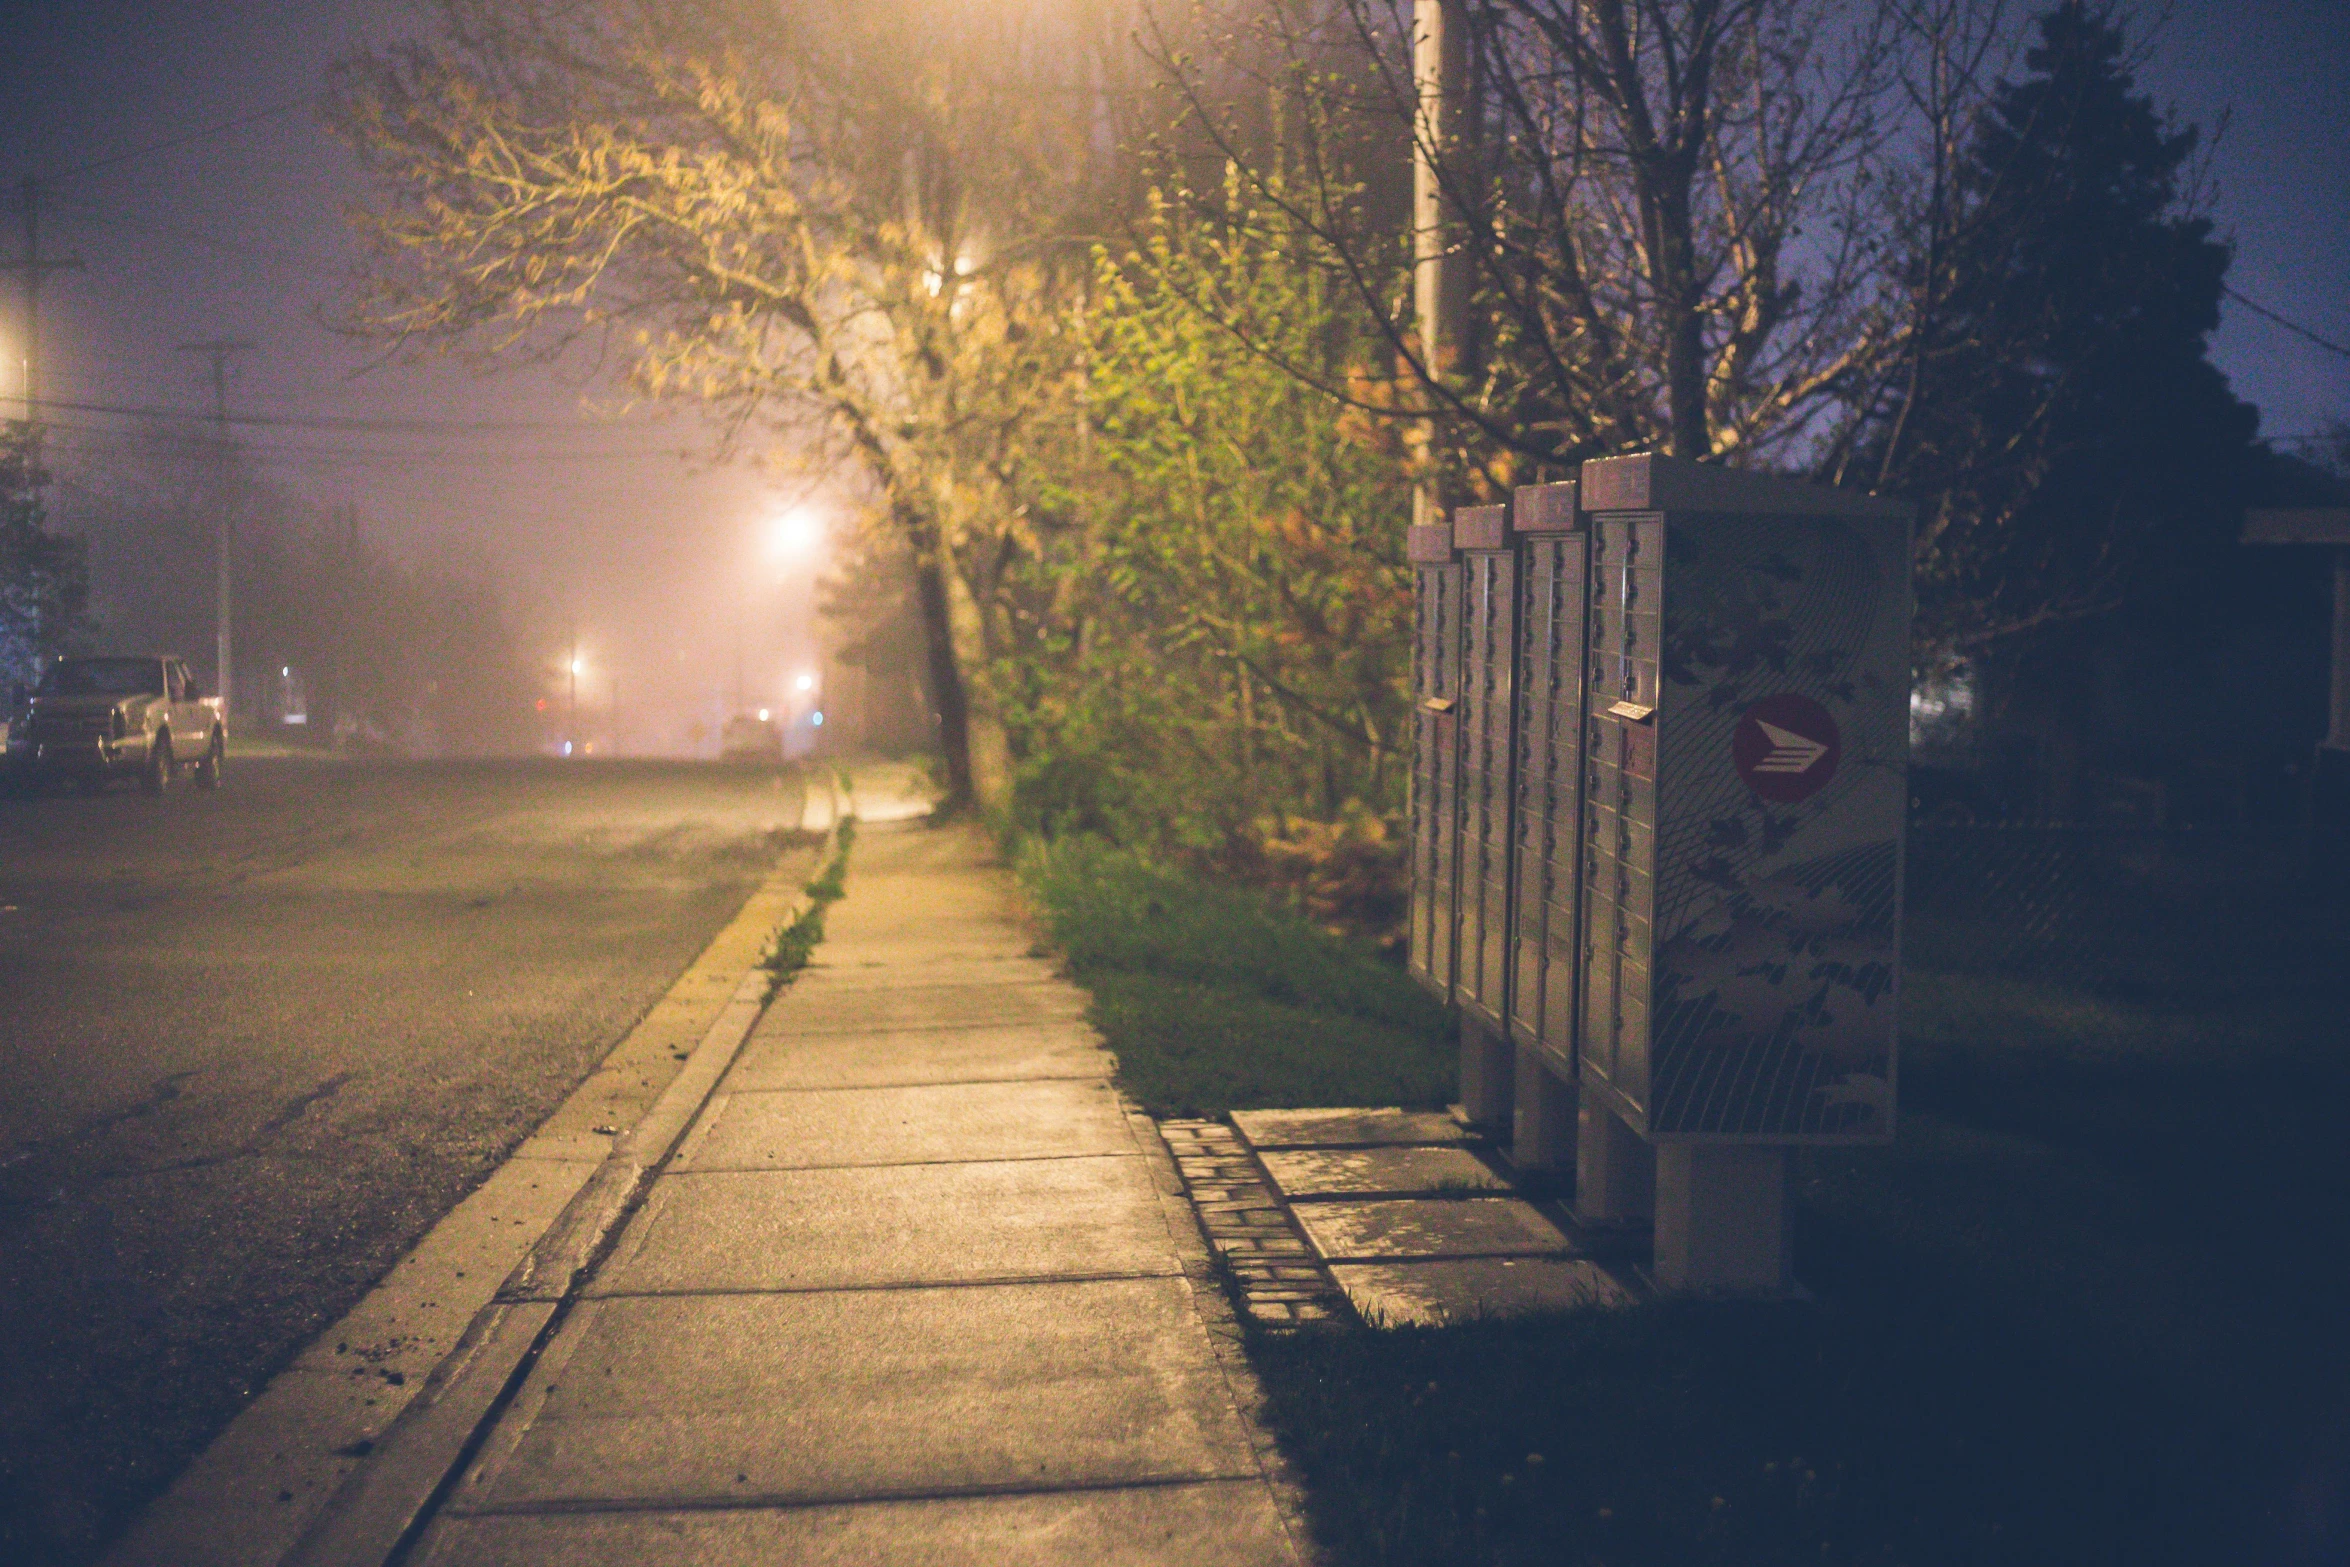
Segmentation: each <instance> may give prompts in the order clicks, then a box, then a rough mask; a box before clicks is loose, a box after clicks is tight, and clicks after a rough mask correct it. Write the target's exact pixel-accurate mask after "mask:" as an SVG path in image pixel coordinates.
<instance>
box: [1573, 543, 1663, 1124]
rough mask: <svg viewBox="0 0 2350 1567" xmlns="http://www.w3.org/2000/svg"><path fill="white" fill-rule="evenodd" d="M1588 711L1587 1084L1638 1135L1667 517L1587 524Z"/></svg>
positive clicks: (1643, 1104)
mask: <svg viewBox="0 0 2350 1567" xmlns="http://www.w3.org/2000/svg"><path fill="white" fill-rule="evenodd" d="M1591 548H1592V566H1591V598H1590V602H1591V662H1590V669H1589V691H1590V699H1589V700H1590V708H1591V711H1590V715H1589V717H1588V719H1587V721H1586V734H1587V736H1588V740H1587V742H1586V749H1585V755H1584V828H1583V924H1584V932H1583V989H1584V993H1583V998H1582V1015H1583V1026H1582V1033H1581V1038H1580V1041H1579V1048H1580V1050H1581V1055H1582V1068H1583V1073H1584V1076H1585V1079H1586V1080H1587V1081H1592V1082H1594V1083H1596V1085H1597V1086H1599V1087H1600V1088H1601V1089H1602V1090H1603V1091H1604V1092H1605V1094H1606V1096H1607V1097H1608V1098H1610V1099H1611V1100H1612V1101H1613V1102H1614V1104H1615V1107H1616V1109H1617V1110H1618V1112H1619V1113H1620V1114H1622V1115H1623V1116H1624V1117H1625V1118H1626V1119H1627V1120H1628V1121H1629V1122H1630V1124H1631V1125H1632V1127H1633V1129H1634V1130H1636V1131H1640V1132H1643V1133H1645V1132H1646V1131H1647V1130H1648V1126H1647V1102H1648V1075H1649V1004H1650V1000H1651V994H1652V992H1651V977H1650V976H1651V974H1652V971H1653V966H1654V956H1655V936H1654V925H1655V919H1656V822H1657V767H1656V755H1657V727H1656V725H1657V648H1658V636H1659V630H1660V615H1659V610H1660V609H1661V607H1662V602H1663V597H1664V587H1665V583H1664V522H1663V519H1662V518H1660V517H1655V516H1649V515H1638V514H1635V515H1630V516H1613V517H1602V518H1599V519H1598V520H1597V521H1596V522H1595V524H1594V526H1593V529H1592V546H1591Z"/></svg>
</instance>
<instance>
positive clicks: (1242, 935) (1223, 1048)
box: [1019, 839, 1456, 1116]
mask: <svg viewBox="0 0 2350 1567" xmlns="http://www.w3.org/2000/svg"><path fill="white" fill-rule="evenodd" d="M1019 869H1020V875H1021V880H1022V882H1023V883H1024V884H1025V885H1026V886H1027V888H1028V890H1029V893H1030V895H1031V896H1032V897H1033V898H1034V899H1035V900H1036V902H1037V904H1038V906H1039V907H1040V908H1041V910H1042V911H1043V913H1044V916H1045V920H1046V923H1047V925H1048V927H1049V928H1050V930H1051V932H1052V936H1053V940H1054V941H1055V943H1056V944H1057V945H1058V946H1059V947H1060V949H1061V952H1062V954H1063V955H1064V956H1065V957H1066V958H1067V960H1068V963H1069V968H1070V972H1071V973H1072V975H1073V976H1074V977H1075V978H1076V979H1077V980H1078V981H1079V982H1080V983H1081V984H1083V985H1084V986H1085V987H1086V989H1087V990H1089V991H1090V992H1092V995H1093V1000H1094V1006H1093V1021H1094V1025H1095V1026H1096V1027H1097V1028H1099V1029H1100V1030H1101V1032H1102V1035H1103V1037H1104V1038H1105V1039H1107V1040H1108V1042H1109V1045H1110V1048H1111V1050H1112V1051H1114V1052H1115V1053H1116V1054H1117V1057H1118V1079H1119V1086H1120V1087H1121V1088H1123V1089H1124V1090H1125V1091H1126V1093H1127V1094H1128V1095H1129V1096H1130V1097H1132V1098H1133V1099H1134V1100H1135V1101H1136V1102H1137V1103H1139V1104H1140V1105H1141V1106H1142V1107H1143V1108H1144V1109H1145V1110H1147V1111H1149V1112H1150V1113H1151V1114H1153V1115H1158V1116H1170V1115H1215V1114H1220V1113H1222V1112H1224V1111H1228V1110H1251V1109H1271V1108H1288V1107H1294V1106H1305V1105H1331V1104H1379V1105H1403V1106H1410V1107H1425V1106H1435V1105H1442V1104H1444V1103H1446V1102H1448V1101H1449V1100H1450V1099H1451V1098H1452V1096H1453V1077H1454V1072H1455V1057H1456V1050H1455V1045H1454V1033H1453V1026H1452V1023H1451V1021H1450V1019H1449V1016H1448V1014H1447V1013H1446V1011H1445V1009H1444V1008H1443V1007H1442V1006H1440V1005H1438V1004H1437V1003H1436V1002H1435V1001H1433V1000H1432V999H1430V998H1429V996H1428V995H1427V994H1426V993H1425V992H1423V991H1422V990H1421V989H1420V988H1419V987H1418V986H1417V985H1415V984H1414V983H1412V981H1411V980H1410V978H1409V977H1407V976H1406V975H1405V974H1404V972H1403V971H1402V970H1401V969H1400V968H1398V967H1396V966H1395V965H1394V964H1392V963H1388V962H1385V961H1383V960H1382V959H1381V958H1380V957H1379V956H1378V955H1377V954H1375V953H1372V952H1369V951H1366V950H1363V949H1361V948H1358V947H1356V946H1355V945H1353V944H1351V943H1349V942H1346V941H1343V940H1341V939H1339V938H1338V937H1335V936H1332V935H1330V934H1328V933H1327V932H1324V931H1322V930H1319V929H1316V928H1315V927H1314V926H1313V925H1312V924H1310V923H1309V922H1307V921H1306V920H1304V919H1301V918H1299V917H1297V916H1295V915H1293V914H1289V913H1287V912H1285V911H1283V910H1280V909H1277V908H1274V907H1273V906H1271V905H1270V904H1268V903H1267V902H1265V901H1264V900H1263V899H1261V898H1259V897H1257V896H1255V895H1254V894H1252V893H1249V892H1246V891H1243V890H1241V889H1237V888H1232V887H1224V886H1219V885H1216V884H1214V883H1212V882H1205V881H1201V880H1199V879H1197V878H1194V877H1190V876H1186V875H1183V874H1181V873H1180V872H1176V871H1172V870H1168V869H1165V868H1163V867H1159V866H1155V865H1151V864H1149V863H1147V862H1145V861H1143V860H1141V859H1139V858H1137V857H1136V856H1134V855H1131V854H1127V853H1124V852H1121V851H1119V850H1116V849H1112V848H1110V847H1108V846H1106V845H1103V844H1101V843H1098V842H1095V841H1091V840H1085V839H1078V840H1064V841H1061V842H1058V843H1051V844H1046V843H1031V844H1029V845H1028V846H1027V847H1026V848H1025V849H1024V850H1023V851H1022V853H1021V855H1020V859H1019Z"/></svg>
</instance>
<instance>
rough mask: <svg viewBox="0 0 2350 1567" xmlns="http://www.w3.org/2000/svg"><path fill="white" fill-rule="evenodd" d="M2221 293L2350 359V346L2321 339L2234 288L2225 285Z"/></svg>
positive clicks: (2258, 314) (2321, 346)
mask: <svg viewBox="0 0 2350 1567" xmlns="http://www.w3.org/2000/svg"><path fill="white" fill-rule="evenodd" d="M2220 291H2221V292H2222V293H2224V294H2226V295H2227V296H2228V298H2230V299H2232V300H2234V301H2235V302H2236V303H2237V304H2239V305H2242V306H2243V307H2244V308H2245V309H2246V310H2249V311H2251V312H2252V313H2253V314H2254V315H2256V316H2262V317H2265V318H2267V319H2268V320H2270V321H2273V322H2275V323H2276V324H2277V325H2278V326H2281V327H2283V328H2284V329H2285V330H2286V331H2288V332H2290V333H2292V334H2293V335H2294V336H2295V337H2305V338H2307V339H2309V341H2311V342H2312V343H2315V344H2316V345H2317V346H2318V347H2320V348H2323V349H2325V350H2327V351H2328V352H2329V353H2336V354H2340V355H2341V356H2342V357H2343V358H2345V359H2350V345H2345V344H2342V343H2337V342H2335V341H2334V340H2333V339H2331V338H2327V337H2320V336H2318V335H2317V334H2316V333H2315V332H2313V331H2311V330H2310V329H2309V328H2307V327H2305V326H2303V325H2302V324H2301V323H2300V322H2298V321H2295V320H2292V319H2291V318H2289V317H2287V316H2281V315H2279V314H2277V313H2276V312H2275V311H2274V310H2271V309H2269V308H2268V306H2266V305H2264V304H2261V303H2260V302H2259V301H2257V300H2251V299H2246V298H2245V297H2244V296H2243V295H2242V294H2239V293H2237V292H2236V291H2235V290H2234V289H2233V288H2230V287H2229V286H2228V285H2226V284H2224V283H2223V284H2221V285H2220Z"/></svg>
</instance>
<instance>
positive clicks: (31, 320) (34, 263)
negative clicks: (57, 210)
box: [0, 174, 82, 525]
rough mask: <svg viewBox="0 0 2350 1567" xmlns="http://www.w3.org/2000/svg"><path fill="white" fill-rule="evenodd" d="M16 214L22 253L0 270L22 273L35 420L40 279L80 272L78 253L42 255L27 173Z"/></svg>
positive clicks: (36, 504) (29, 409)
mask: <svg viewBox="0 0 2350 1567" xmlns="http://www.w3.org/2000/svg"><path fill="white" fill-rule="evenodd" d="M18 191H19V196H18V202H19V205H20V206H21V207H22V209H23V210H22V212H21V213H20V214H19V215H20V216H21V217H22V218H23V219H24V256H23V258H22V259H20V260H16V261H0V272H17V273H21V274H23V276H24V416H25V421H26V422H27V423H38V422H39V420H40V417H41V279H42V278H44V277H46V276H48V275H49V274H50V273H52V272H79V271H80V270H81V269H82V260H81V257H79V256H44V255H42V254H41V182H40V180H39V179H38V178H36V177H35V176H33V175H30V174H28V175H26V176H25V177H24V183H23V184H22V185H20V186H19V187H18ZM41 487H42V481H41V479H40V477H39V476H38V473H37V470H36V476H35V478H34V480H33V520H34V522H35V524H36V525H38V523H39V521H40V518H41V511H42V506H41Z"/></svg>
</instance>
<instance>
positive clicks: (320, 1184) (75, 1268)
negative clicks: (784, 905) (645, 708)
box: [0, 760, 800, 1567]
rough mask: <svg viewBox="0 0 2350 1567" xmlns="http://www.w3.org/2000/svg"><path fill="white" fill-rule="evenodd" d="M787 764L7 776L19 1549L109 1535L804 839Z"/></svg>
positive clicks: (3, 1311) (7, 1504) (8, 1463)
mask: <svg viewBox="0 0 2350 1567" xmlns="http://www.w3.org/2000/svg"><path fill="white" fill-rule="evenodd" d="M799 804H800V797H799V792H798V788H797V786H796V785H795V784H794V783H792V782H791V781H789V780H788V779H778V778H775V777H772V776H761V775H755V774H744V773H739V772H732V771H724V770H721V769H718V768H715V767H702V766H695V765H692V764H677V765H667V764H629V763H610V764H602V763H596V764H580V765H571V766H567V765H564V764H554V763H504V764H500V763H480V764H459V763H448V764H380V763H369V764H353V763H343V762H329V761H302V760H288V761H279V762H267V761H255V762H247V763H244V764H243V765H241V766H237V767H236V768H234V770H233V771H232V774H231V777H230V781H229V786H228V787H227V788H226V789H224V790H222V791H221V792H220V793H218V794H212V795H206V794H199V793H196V792H194V791H192V790H187V789H180V790H176V791H174V792H173V793H172V794H171V795H169V796H167V797H165V798H163V799H160V800H158V799H149V798H147V797H145V796H142V795H140V794H138V793H137V792H135V791H128V790H124V791H110V792H109V793H107V794H105V795H103V796H100V797H97V798H85V797H69V798H57V797H51V798H43V799H38V800H21V799H7V798H0V1561H6V1562H9V1563H21V1564H25V1567H34V1564H40V1567H48V1564H72V1563H80V1562H84V1561H87V1560H89V1559H90V1558H91V1557H93V1556H94V1555H95V1554H96V1553H97V1552H98V1550H99V1549H100V1548H101V1547H102V1546H103V1545H104V1544H105V1542H106V1541H107V1540H108V1539H109V1538H111V1537H112V1536H113V1534H115V1533H116V1532H117V1531H119V1530H120V1529H121V1528H122V1527H123V1526H124V1525H125V1524H126V1523H127V1522H128V1520H129V1518H130V1517H131V1516H132V1515H133V1514H134V1513H135V1512H136V1510H137V1508H138V1507H139V1506H140V1505H141V1504H142V1503H143V1502H145V1500H146V1499H147V1498H149V1497H150V1496H152V1495H154V1494H155V1493H156V1492H158V1491H159V1490H161V1489H162V1488H163V1486H164V1485H166V1484H167V1483H168V1482H169V1481H170V1479H171V1478H172V1476H173V1475H174V1474H175V1473H176V1472H177V1471H178V1469H179V1467H180V1466H181V1465H182V1464H184V1463H185V1462H186V1461H187V1459H188V1458H189V1457H191V1456H192V1455H193V1454H194V1453H195V1452H196V1451H198V1450H200V1449H201V1448H202V1446H203V1445H204V1443H205V1442H206V1441H208V1440H209V1439H210V1438H211V1437H212V1436H213V1435H214V1434H215V1433H216V1432H217V1431H218V1430H219V1429H220V1428H221V1427H223V1426H224V1425H225V1424H226V1423H227V1422H228V1421H229V1419H230V1418H232V1417H233V1416H234V1415H235V1413H236V1411H237V1410H238V1409H239V1408H240V1407H241V1405H242V1404H243V1402H244V1401H245V1399H246V1398H247V1397H248V1396H249V1395H250V1394H251V1393H252V1392H253V1391H256V1390H258V1389H259V1388H260V1386H261V1385H262V1384H263V1383H264V1382H265V1381H266V1380H267V1379H268V1377H269V1375H270V1374H271V1372H272V1371H274V1370H275V1369H276V1368H277V1367H278V1366H279V1365H281V1364H283V1363H284V1362H285V1361H286V1360H287V1359H289V1358H290V1357H291V1356H292V1355H293V1354H294V1353H295V1352H296V1351H297V1350H298V1349H299V1348H300V1347H301V1346H302V1345H303V1343H304V1342H306V1341H307V1340H308V1338H309V1337H310V1336H311V1335H312V1334H314V1333H316V1332H317V1331H318V1330H319V1329H321V1328H322V1327H324V1326H326V1325H327V1324H329V1323H331V1322H332V1321H334V1320H335V1319H336V1318H337V1317H338V1316H339V1315H340V1314H341V1313H342V1312H343V1311H344V1310H345V1309H346V1308H348V1307H349V1306H350V1305H351V1303H352V1302H353V1301H355V1300H356V1299H357V1298H358V1297H359V1296H360V1295H361V1294H362V1293H364V1292H365V1290H366V1289H367V1288H368V1286H369V1285H370V1284H371V1283H372V1282H373V1281H374V1280H375V1279H376V1278H377V1277H378V1276H380V1275H381V1274H382V1273H383V1272H384V1271H385V1270H386V1269H387V1268H388V1267H389V1266H390V1265H391V1264H392V1262H393V1261H394V1260H396V1259H397V1258H398V1257H399V1255H400V1254H401V1253H402V1252H403V1251H404V1250H405V1249H406V1248H407V1247H408V1246H409V1245H410V1244H411V1243H412V1242H413V1241H414V1240H415V1239H416V1238H417V1237H418V1236H420V1235H421V1234H422V1233H423V1232H424V1230H425V1229H427V1228H428V1227H429V1226H430V1225H431V1224H432V1223H433V1221H434V1220H436V1219H437V1218H439V1217H440V1215H441V1214H443V1213H444V1212H446V1211H447V1210H448V1209H449V1208H450V1207H452V1206H454V1205H455V1204H456V1202H457V1201H458V1200H459V1199H460V1198H462V1197H463V1196H464V1195H465V1194H466V1193H467V1192H468V1191H469V1190H471V1189H472V1188H473V1187H474V1186H475V1185H477V1184H479V1182H480V1181H481V1180H482V1179H483V1178H484V1177H486V1176H487V1175H488V1174H489V1172H490V1171H491V1170H493V1169H495V1168H496V1167H497V1165H498V1163H499V1161H500V1160H501V1159H502V1158H503V1157H504V1156H505V1154H506V1152H507V1151H508V1150H509V1149H510V1148H512V1147H513V1146H514V1145H515V1144H516V1143H517V1142H519V1141H520V1140H521V1139H522V1138H523V1137H524V1136H526V1135H527V1134H528V1133H529V1132H530V1130H531V1129H532V1128H533V1127H534V1126H536V1125H537V1124H538V1123H539V1122H540V1121H541V1120H543V1119H544V1118H545V1117H546V1116H547V1115H548V1114H549V1113H550V1112H552V1111H553V1109H554V1108H555V1107H556V1106H557V1105H558V1104H559V1103H560V1102H561V1101H562V1100H563V1098H564V1096H565V1095H566V1094H567V1093H568V1092H569V1091H570V1090H571V1088H572V1087H573V1086H574V1085H575V1084H576V1083H578V1082H579V1081H580V1079H581V1078H583V1077H584V1076H586V1074H587V1073H588V1072H589V1071H590V1070H591V1069H592V1068H593V1067H594V1065H595V1064H596V1063H597V1061H599V1060H600V1059H601V1058H602V1057H603V1056H604V1055H605V1054H606V1052H608V1051H609V1050H610V1049H611V1047H612V1046H613V1045H614V1044H616V1043H617V1042H618V1041H619V1040H620V1039H621V1038H622V1037H623V1036H625V1035H626V1033H627V1032H628V1030H629V1028H630V1026H631V1025H633V1024H634V1022H635V1021H636V1019H637V1018H638V1017H639V1016H640V1015H642V1014H643V1012H644V1011H645V1009H646V1008H647V1007H649V1006H650V1005H651V1004H652V1003H653V1002H654V1001H655V1000H656V999H658V998H659V997H660V995H661V994H662V993H663V992H664V991H665V990H666V989H667V988H668V986H669V985H670V983H671V982H672V981H673V980H675V978H676V977H677V975H678V974H679V973H680V972H681V971H683V970H684V968H685V967H686V965H687V964H688V963H690V962H691V961H692V959H693V957H694V956H695V954H696V953H698V952H699V951H700V950H701V948H702V947H703V946H704V945H705V944H706V943H707V942H708V941H709V940H710V938H711V937H712V936H713V935H715V934H716V932H717V931H718V929H719V928H720V927H721V926H722V925H724V924H725V923H726V922H727V920H729V919H730V918H731V917H732V916H733V914H734V912H735V911H736V910H737V909H738V908H739V907H740V906H741V904H742V902H743V900H744V899H745V898H746V897H747V896H748V895H749V893H750V891H751V889H752V888H753V887H754V886H755V885H756V884H757V882H758V881H759V879H760V877H761V876H762V875H764V874H765V872H766V871H767V870H768V869H769V868H770V867H771V866H772V865H773V864H774V861H775V857H776V852H777V847H778V844H779V842H780V833H781V831H782V830H783V829H786V828H788V827H789V826H790V825H792V824H794V823H796V822H797V821H798V818H799Z"/></svg>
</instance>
